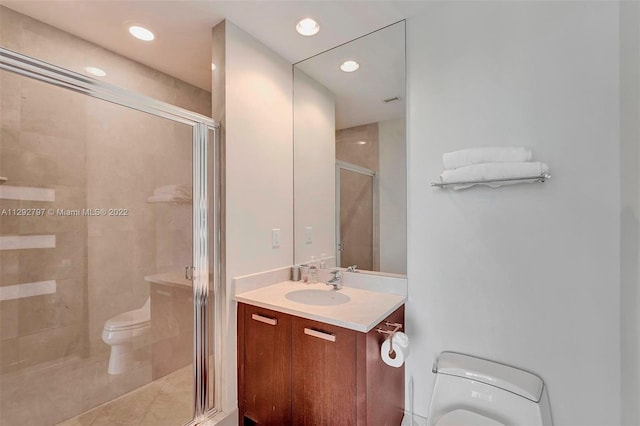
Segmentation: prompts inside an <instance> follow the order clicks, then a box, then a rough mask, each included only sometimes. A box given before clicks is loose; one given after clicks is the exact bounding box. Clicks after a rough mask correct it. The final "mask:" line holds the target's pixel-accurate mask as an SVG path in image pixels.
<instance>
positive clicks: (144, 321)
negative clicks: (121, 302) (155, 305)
mask: <svg viewBox="0 0 640 426" xmlns="http://www.w3.org/2000/svg"><path fill="white" fill-rule="evenodd" d="M150 320H151V310H150V309H146V306H144V307H142V308H140V309H136V310H133V311H129V312H124V313H122V314H120V315H116V316H115V317H113V318H111V319H109V320H107V322H106V323H105V324H104V329H105V330H108V331H116V330H132V329H136V328H143V327H147V326H148V325H149V322H150Z"/></svg>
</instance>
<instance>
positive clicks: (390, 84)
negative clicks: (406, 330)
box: [293, 21, 407, 274]
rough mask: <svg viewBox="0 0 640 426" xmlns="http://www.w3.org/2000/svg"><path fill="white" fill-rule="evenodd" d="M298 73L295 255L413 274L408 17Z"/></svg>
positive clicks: (306, 63) (304, 259)
mask: <svg viewBox="0 0 640 426" xmlns="http://www.w3.org/2000/svg"><path fill="white" fill-rule="evenodd" d="M293 76H294V77H293V78H294V82H293V83H294V96H293V100H294V102H293V103H294V108H293V119H294V196H295V211H294V222H295V223H294V229H295V259H294V261H295V263H297V264H300V263H305V262H308V261H309V260H310V259H311V257H312V256H314V257H315V258H316V259H319V258H320V257H324V258H325V259H326V264H327V266H328V267H333V266H339V267H343V268H346V267H348V266H352V265H357V269H358V270H360V271H374V272H383V273H393V274H406V268H407V266H406V265H407V261H406V258H407V253H406V251H407V244H406V238H407V231H406V229H407V214H406V205H407V202H406V201H407V198H406V193H407V191H406V137H405V23H404V21H402V22H398V23H396V24H393V25H390V26H388V27H385V28H383V29H380V30H378V31H376V32H373V33H371V34H368V35H366V36H364V37H360V38H358V39H356V40H353V41H351V42H349V43H346V44H343V45H341V46H338V47H336V48H334V49H331V50H329V51H326V52H324V53H321V54H319V55H316V56H313V57H311V58H309V59H306V60H304V61H302V62H299V63H297V64H295V65H294V72H293Z"/></svg>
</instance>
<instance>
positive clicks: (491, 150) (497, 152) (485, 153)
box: [442, 146, 533, 170]
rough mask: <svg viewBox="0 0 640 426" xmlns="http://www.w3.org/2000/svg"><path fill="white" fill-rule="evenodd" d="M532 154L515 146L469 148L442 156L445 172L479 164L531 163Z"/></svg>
mask: <svg viewBox="0 0 640 426" xmlns="http://www.w3.org/2000/svg"><path fill="white" fill-rule="evenodd" d="M532 157H533V154H532V153H531V150H530V149H529V148H524V147H517V146H504V147H498V146H495V147H485V148H470V149H463V150H460V151H454V152H447V153H446V154H444V155H443V156H442V163H443V164H444V168H445V170H454V169H457V168H459V167H465V166H470V165H472V164H480V163H514V162H521V161H531V158H532Z"/></svg>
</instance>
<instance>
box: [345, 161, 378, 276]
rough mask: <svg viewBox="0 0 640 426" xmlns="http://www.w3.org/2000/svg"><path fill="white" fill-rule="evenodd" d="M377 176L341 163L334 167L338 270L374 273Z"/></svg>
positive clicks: (352, 165)
mask: <svg viewBox="0 0 640 426" xmlns="http://www.w3.org/2000/svg"><path fill="white" fill-rule="evenodd" d="M375 182H376V174H375V172H374V171H373V170H369V169H366V168H364V167H360V166H357V165H354V164H349V163H346V162H343V161H340V162H338V163H337V164H336V221H337V223H338V226H337V227H336V229H337V238H336V241H337V242H338V250H337V253H338V266H340V267H347V266H352V265H356V266H357V267H358V269H363V270H368V271H375V270H376V263H377V262H376V261H375V255H376V253H375V250H374V241H375V240H376V232H377V231H376V230H377V226H376V220H377V217H376V209H375V205H376V192H375Z"/></svg>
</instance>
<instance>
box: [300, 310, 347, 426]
mask: <svg viewBox="0 0 640 426" xmlns="http://www.w3.org/2000/svg"><path fill="white" fill-rule="evenodd" d="M292 332H293V345H292V348H293V352H292V363H293V424H294V425H355V424H356V405H357V404H356V380H357V377H356V351H357V347H356V334H357V332H356V331H353V330H349V329H346V328H342V327H336V326H335V325H329V324H324V323H321V322H318V321H312V320H308V319H305V318H299V317H293V330H292Z"/></svg>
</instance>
